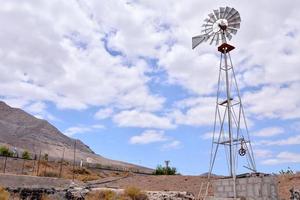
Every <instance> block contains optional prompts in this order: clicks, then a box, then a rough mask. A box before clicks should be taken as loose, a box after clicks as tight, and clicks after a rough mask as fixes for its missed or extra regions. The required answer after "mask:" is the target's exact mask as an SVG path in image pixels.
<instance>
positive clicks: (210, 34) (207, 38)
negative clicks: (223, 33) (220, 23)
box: [205, 32, 214, 42]
mask: <svg viewBox="0 0 300 200" xmlns="http://www.w3.org/2000/svg"><path fill="white" fill-rule="evenodd" d="M213 34H214V33H213V32H211V33H209V34H207V37H206V39H205V42H207V41H208V40H209V38H210V37H211V36H212V35H213Z"/></svg>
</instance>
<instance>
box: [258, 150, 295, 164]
mask: <svg viewBox="0 0 300 200" xmlns="http://www.w3.org/2000/svg"><path fill="white" fill-rule="evenodd" d="M262 163H263V164H265V165H278V164H283V163H300V154H299V153H292V152H287V151H284V152H280V153H279V154H278V155H276V156H275V158H271V159H267V160H264V161H263V162H262Z"/></svg>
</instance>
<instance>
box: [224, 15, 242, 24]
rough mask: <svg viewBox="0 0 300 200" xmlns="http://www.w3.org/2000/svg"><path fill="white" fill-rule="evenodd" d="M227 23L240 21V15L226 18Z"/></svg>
mask: <svg viewBox="0 0 300 200" xmlns="http://www.w3.org/2000/svg"><path fill="white" fill-rule="evenodd" d="M227 21H228V22H229V23H232V22H241V17H240V16H239V15H238V16H236V17H233V18H231V19H229V20H227Z"/></svg>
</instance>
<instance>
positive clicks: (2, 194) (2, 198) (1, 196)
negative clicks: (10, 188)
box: [0, 187, 9, 200]
mask: <svg viewBox="0 0 300 200" xmlns="http://www.w3.org/2000/svg"><path fill="white" fill-rule="evenodd" d="M8 199H9V192H7V191H6V190H5V189H4V188H3V187H0V200H8Z"/></svg>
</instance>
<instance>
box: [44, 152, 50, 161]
mask: <svg viewBox="0 0 300 200" xmlns="http://www.w3.org/2000/svg"><path fill="white" fill-rule="evenodd" d="M48 159H49V156H48V154H47V153H45V154H44V156H43V160H46V161H48Z"/></svg>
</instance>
